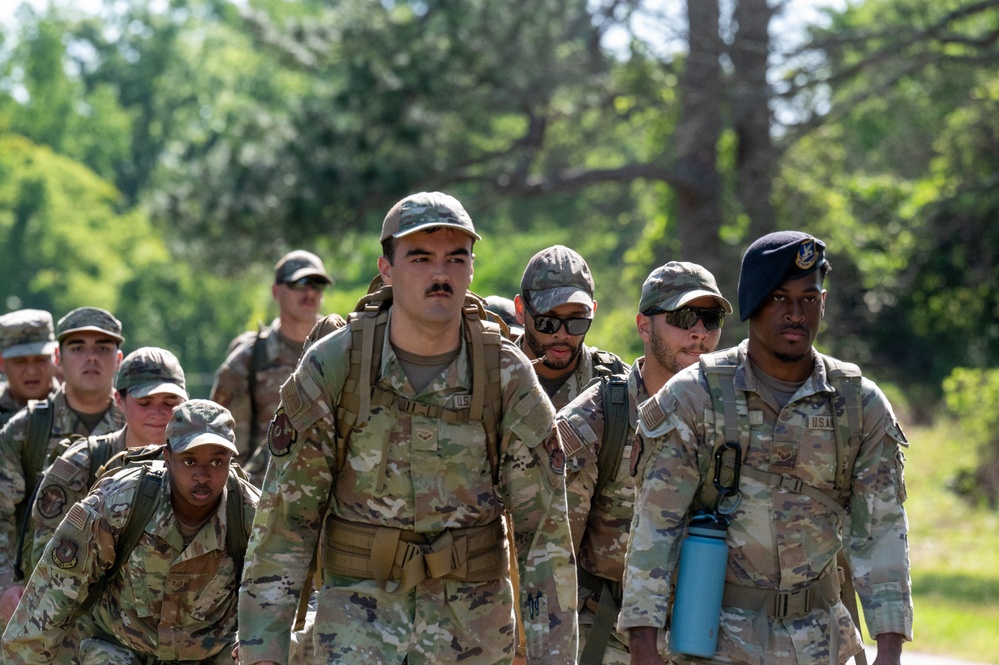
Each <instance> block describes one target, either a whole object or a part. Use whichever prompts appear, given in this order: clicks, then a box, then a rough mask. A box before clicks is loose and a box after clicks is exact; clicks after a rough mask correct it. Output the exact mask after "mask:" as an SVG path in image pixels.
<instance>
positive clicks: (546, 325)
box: [524, 294, 593, 337]
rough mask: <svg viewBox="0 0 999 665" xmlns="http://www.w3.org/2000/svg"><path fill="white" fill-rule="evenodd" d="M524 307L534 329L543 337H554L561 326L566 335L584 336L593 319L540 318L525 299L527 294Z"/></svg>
mask: <svg viewBox="0 0 999 665" xmlns="http://www.w3.org/2000/svg"><path fill="white" fill-rule="evenodd" d="M524 305H526V306H527V312H528V313H529V314H530V315H531V318H532V319H533V320H534V329H535V330H537V331H538V332H539V333H541V334H543V335H554V334H555V333H557V332H558V331H559V328H561V327H562V326H565V332H566V333H567V334H569V335H572V336H574V337H575V336H579V335H585V334H586V331H587V330H589V329H590V324H592V323H593V319H583V318H574V319H560V318H558V317H557V316H540V315H539V314H538V313H537V312H535V311H534V308H533V307H531V301H530V299H529V298H528V297H527V294H524Z"/></svg>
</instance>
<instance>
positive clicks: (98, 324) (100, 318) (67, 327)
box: [56, 307, 125, 345]
mask: <svg viewBox="0 0 999 665" xmlns="http://www.w3.org/2000/svg"><path fill="white" fill-rule="evenodd" d="M83 331H92V332H102V333H107V334H108V336H109V337H113V338H114V339H115V340H116V341H117V342H118V344H119V345H120V344H121V343H122V342H124V341H125V338H124V337H122V336H121V321H119V320H118V319H116V318H114V316H112V314H111V312H109V311H107V310H105V309H101V308H100V307H77V308H76V309H74V310H73V311H72V312H70V313H69V314H67V315H66V316H64V317H62V318H61V319H59V325H58V326H56V340H57V341H59V342H61V341H62V340H63V338H65V337H66V336H67V335H69V334H70V333H75V332H83Z"/></svg>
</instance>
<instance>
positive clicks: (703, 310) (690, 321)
mask: <svg viewBox="0 0 999 665" xmlns="http://www.w3.org/2000/svg"><path fill="white" fill-rule="evenodd" d="M642 314H644V315H645V316H655V315H656V314H665V315H666V323H668V324H670V325H671V326H676V327H677V328H682V329H683V330H690V329H691V328H693V327H694V326H696V325H697V322H698V321H703V322H704V328H705V329H706V330H707V331H708V332H711V331H713V330H718V329H719V328H721V327H722V326H723V325H725V310H723V309H715V308H713V307H681V308H680V309H674V310H673V311H667V310H665V309H663V308H662V307H651V308H649V309H647V310H645V311H644V312H642Z"/></svg>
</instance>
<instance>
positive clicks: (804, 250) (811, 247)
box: [794, 238, 819, 270]
mask: <svg viewBox="0 0 999 665" xmlns="http://www.w3.org/2000/svg"><path fill="white" fill-rule="evenodd" d="M818 256H819V255H818V254H817V253H816V252H815V238H808V239H806V240H802V241H801V244H800V245H798V256H796V257H795V259H794V265H796V266H798V267H799V268H801V269H802V270H808V269H809V268H811V267H812V266H813V265H815V260H816V259H817V258H818Z"/></svg>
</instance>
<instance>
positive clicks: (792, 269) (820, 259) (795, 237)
mask: <svg viewBox="0 0 999 665" xmlns="http://www.w3.org/2000/svg"><path fill="white" fill-rule="evenodd" d="M825 251H826V244H825V243H824V242H822V241H821V240H819V239H818V238H813V237H812V236H810V235H808V234H807V233H802V232H801V231H777V232H776V233H768V234H767V235H765V236H763V237H762V238H760V239H759V240H757V241H756V242H754V243H753V244H752V245H750V246H749V249H747V250H746V253H745V254H744V255H743V256H742V270H741V271H740V273H739V319H740V320H741V321H745V320H746V319H748V318H749V317H751V316H752V315H753V312H755V311H756V310H757V308H759V306H760V305H761V304H762V303H763V299H764V298H766V297H767V296H768V295H770V294H771V293H773V291H774V289H776V288H777V287H778V286H780V285H781V284H783V283H784V282H786V281H788V280H790V279H799V278H801V277H804V276H805V275H810V274H811V273H813V272H815V271H816V270H818V269H819V268H821V267H822V266H823V265H824V264H825V262H826V258H825Z"/></svg>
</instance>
